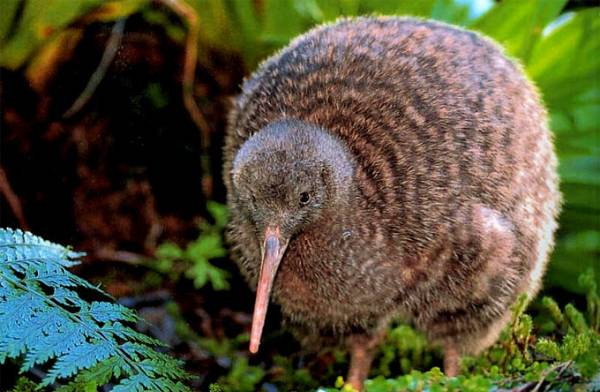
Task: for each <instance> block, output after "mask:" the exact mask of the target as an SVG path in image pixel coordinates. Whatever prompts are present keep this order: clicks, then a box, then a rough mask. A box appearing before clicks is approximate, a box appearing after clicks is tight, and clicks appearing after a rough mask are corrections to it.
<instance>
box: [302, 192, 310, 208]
mask: <svg viewBox="0 0 600 392" xmlns="http://www.w3.org/2000/svg"><path fill="white" fill-rule="evenodd" d="M309 201H310V195H309V194H308V192H302V193H301V194H300V205H303V206H305V205H307V204H308V202H309Z"/></svg>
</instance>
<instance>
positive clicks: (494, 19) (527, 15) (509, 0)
mask: <svg viewBox="0 0 600 392" xmlns="http://www.w3.org/2000/svg"><path fill="white" fill-rule="evenodd" d="M566 3H567V0H530V1H521V0H504V1H502V2H499V3H496V5H495V6H494V7H493V8H492V9H491V10H490V11H489V12H487V13H486V14H484V15H483V16H482V17H481V18H480V19H479V20H477V21H476V22H475V23H474V24H473V25H472V26H471V27H472V28H475V29H477V30H479V31H481V32H483V33H484V34H487V35H489V36H490V37H492V38H494V39H495V40H497V41H498V42H500V43H501V44H502V45H503V46H504V47H505V48H506V50H507V51H508V53H510V54H511V55H513V56H515V57H518V58H520V59H521V60H522V61H523V62H524V63H527V62H528V60H529V55H530V53H531V50H532V48H533V46H534V45H535V43H536V42H537V40H538V39H539V37H540V36H541V35H542V31H543V29H544V27H546V25H547V24H548V23H549V22H550V21H552V20H553V19H554V18H555V17H556V16H557V15H558V14H559V13H560V11H561V10H562V9H563V7H564V6H565V4H566Z"/></svg>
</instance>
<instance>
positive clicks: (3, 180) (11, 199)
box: [0, 166, 29, 230]
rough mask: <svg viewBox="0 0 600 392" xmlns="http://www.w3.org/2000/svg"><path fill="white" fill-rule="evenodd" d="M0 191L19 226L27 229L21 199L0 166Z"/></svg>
mask: <svg viewBox="0 0 600 392" xmlns="http://www.w3.org/2000/svg"><path fill="white" fill-rule="evenodd" d="M0 193H2V194H3V195H4V197H5V198H6V201H7V202H8V205H9V206H10V209H11V210H12V212H13V214H15V217H16V218H17V221H18V222H19V226H20V227H21V229H23V230H29V225H28V224H27V220H26V219H25V214H23V207H22V205H21V201H20V200H19V197H18V196H17V194H16V193H15V192H14V191H13V189H12V187H11V186H10V183H9V182H8V177H7V176H6V172H5V171H4V169H3V168H2V167H1V166H0Z"/></svg>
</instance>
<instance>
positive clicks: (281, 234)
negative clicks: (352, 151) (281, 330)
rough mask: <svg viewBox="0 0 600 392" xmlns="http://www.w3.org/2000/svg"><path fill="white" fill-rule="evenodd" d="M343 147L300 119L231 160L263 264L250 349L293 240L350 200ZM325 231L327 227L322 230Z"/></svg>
mask: <svg viewBox="0 0 600 392" xmlns="http://www.w3.org/2000/svg"><path fill="white" fill-rule="evenodd" d="M348 157H349V154H348V151H347V149H346V147H345V146H344V143H343V142H342V141H341V140H339V139H338V138H337V137H335V136H333V135H331V134H330V133H329V132H328V131H326V130H324V129H322V128H320V127H318V126H315V125H311V124H307V123H305V122H302V121H299V120H282V121H278V122H275V123H271V124H270V125H268V126H266V127H265V128H263V129H261V130H260V131H259V132H257V133H256V134H254V135H253V136H252V137H250V138H249V139H248V140H247V141H246V142H245V143H244V144H243V145H242V147H241V148H240V150H239V151H238V153H237V155H236V156H235V159H234V161H233V168H232V173H231V174H232V182H233V195H234V198H235V199H236V205H237V206H238V208H239V209H240V210H241V211H240V212H242V214H243V215H244V216H245V217H246V218H247V219H248V221H249V222H250V223H251V224H252V226H253V227H254V231H255V233H256V235H257V237H258V241H259V243H260V244H261V251H262V256H261V257H262V260H261V267H260V276H259V279H258V285H257V290H256V303H255V306H254V316H253V321H252V332H251V338H250V351H251V352H256V351H257V350H258V346H259V344H260V337H261V334H262V329H263V325H264V321H265V316H266V311H267V306H268V302H269V296H270V292H271V287H272V285H273V281H274V279H275V275H276V273H277V269H278V267H279V264H280V262H281V260H282V258H283V256H284V253H285V250H286V248H287V246H288V244H289V241H290V240H291V239H292V238H293V237H294V235H296V234H298V233H300V232H302V231H303V230H306V229H307V228H308V227H310V226H311V225H314V224H325V223H323V221H324V219H321V218H322V217H325V216H332V215H333V214H331V212H335V211H340V210H343V209H344V208H345V207H347V206H348V204H349V202H350V194H351V184H352V181H351V179H352V163H351V160H350V159H349V158H348ZM323 229H324V230H327V228H326V227H324V228H323Z"/></svg>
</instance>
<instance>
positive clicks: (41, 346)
mask: <svg viewBox="0 0 600 392" xmlns="http://www.w3.org/2000/svg"><path fill="white" fill-rule="evenodd" d="M81 255H82V254H81V253H77V252H73V251H71V250H69V249H67V248H65V247H63V246H60V245H56V244H53V243H51V242H48V241H45V240H43V239H41V238H40V237H37V236H34V235H32V234H30V233H24V232H21V231H20V230H11V229H0V364H2V363H4V362H5V361H6V359H7V358H12V359H16V360H20V361H21V369H20V370H21V372H26V371H28V370H30V369H31V368H32V367H34V366H36V365H40V364H45V363H47V362H48V361H50V360H53V359H54V360H55V361H54V363H53V365H52V366H51V368H50V370H49V371H48V373H47V375H46V376H45V377H44V378H43V380H42V382H41V383H39V384H38V387H45V386H48V385H50V384H54V383H60V382H63V381H64V380H69V379H70V382H68V383H67V384H66V385H63V386H59V390H63V391H79V390H82V391H87V390H96V389H97V388H98V387H99V386H101V385H103V384H105V383H107V382H108V381H109V380H111V379H114V380H117V381H119V380H121V383H120V384H119V385H118V387H120V388H126V389H123V390H153V391H154V390H156V391H188V390H189V389H187V387H186V386H185V385H184V384H182V383H181V382H179V380H183V379H186V378H187V375H186V374H185V372H184V371H183V370H181V368H180V367H179V365H180V364H179V362H177V361H176V360H174V359H172V358H171V357H169V356H168V355H165V354H162V353H159V352H157V351H155V350H154V347H156V346H163V343H161V342H160V341H158V340H156V339H153V338H150V337H148V336H145V335H143V334H141V333H139V332H137V331H135V330H133V329H132V328H131V327H129V326H127V323H132V322H137V321H139V318H138V317H137V315H135V313H134V312H133V311H131V310H129V309H127V308H126V307H124V306H122V305H118V304H114V303H111V302H105V301H93V302H91V303H90V302H88V301H86V300H84V299H82V298H81V297H80V296H79V294H78V291H77V290H80V289H87V290H95V291H96V292H99V293H102V295H103V296H104V297H106V298H110V297H109V296H108V295H107V294H106V293H104V292H103V291H101V290H100V289H98V288H97V287H96V286H94V285H91V284H90V283H88V282H86V281H85V280H83V279H81V278H78V277H77V276H75V275H73V274H71V273H70V272H69V271H67V269H66V268H68V267H70V266H72V265H75V264H77V262H78V261H77V259H78V258H79V257H81Z"/></svg>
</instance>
